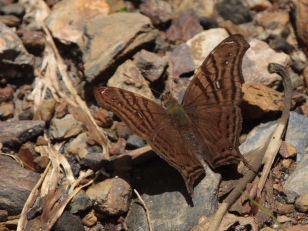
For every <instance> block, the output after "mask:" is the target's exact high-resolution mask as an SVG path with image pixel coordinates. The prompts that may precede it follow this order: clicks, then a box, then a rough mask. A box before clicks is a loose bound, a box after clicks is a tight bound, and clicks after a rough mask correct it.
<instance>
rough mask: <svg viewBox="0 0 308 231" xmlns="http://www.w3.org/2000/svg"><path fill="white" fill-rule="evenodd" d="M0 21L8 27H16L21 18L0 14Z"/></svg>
mask: <svg viewBox="0 0 308 231" xmlns="http://www.w3.org/2000/svg"><path fill="white" fill-rule="evenodd" d="M0 22H1V23H3V24H5V25H6V26H8V27H17V26H19V24H20V22H21V20H20V19H19V18H18V17H16V16H15V15H11V14H10V15H0Z"/></svg>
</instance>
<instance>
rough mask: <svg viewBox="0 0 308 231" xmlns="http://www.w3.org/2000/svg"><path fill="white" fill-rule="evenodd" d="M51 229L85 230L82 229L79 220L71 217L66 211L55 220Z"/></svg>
mask: <svg viewBox="0 0 308 231" xmlns="http://www.w3.org/2000/svg"><path fill="white" fill-rule="evenodd" d="M52 228H53V230H74V231H85V228H84V227H83V225H82V223H81V221H80V220H79V218H78V217H77V216H74V215H72V214H71V213H70V212H68V211H64V212H63V213H62V215H61V217H60V218H59V219H58V220H57V222H56V223H55V225H54V226H53V227H52Z"/></svg>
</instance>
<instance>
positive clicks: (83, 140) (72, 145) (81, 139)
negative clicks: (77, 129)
mask: <svg viewBox="0 0 308 231" xmlns="http://www.w3.org/2000/svg"><path fill="white" fill-rule="evenodd" d="M87 147H88V145H87V134H86V133H81V134H79V135H78V136H77V137H76V138H75V139H73V140H72V141H71V142H69V143H68V144H67V147H66V151H67V153H69V154H71V155H78V152H79V150H80V149H84V148H87Z"/></svg>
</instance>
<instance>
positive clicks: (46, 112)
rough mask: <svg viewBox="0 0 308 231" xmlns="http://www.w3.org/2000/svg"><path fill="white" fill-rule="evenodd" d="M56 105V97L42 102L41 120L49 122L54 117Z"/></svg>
mask: <svg viewBox="0 0 308 231" xmlns="http://www.w3.org/2000/svg"><path fill="white" fill-rule="evenodd" d="M55 106H56V101H55V100H54V98H50V99H47V100H43V101H42V104H41V105H40V116H41V120H43V121H45V122H49V121H50V120H51V119H52V118H53V115H54V112H55Z"/></svg>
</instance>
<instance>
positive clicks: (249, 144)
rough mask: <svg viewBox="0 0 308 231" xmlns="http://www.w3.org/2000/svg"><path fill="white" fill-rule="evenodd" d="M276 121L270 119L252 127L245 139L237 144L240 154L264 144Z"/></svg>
mask: <svg viewBox="0 0 308 231" xmlns="http://www.w3.org/2000/svg"><path fill="white" fill-rule="evenodd" d="M276 125H277V121H272V122H269V123H266V124H260V125H259V126H257V127H255V128H254V129H252V131H251V132H249V134H248V135H247V137H246V141H245V142H244V143H242V144H241V145H240V146H239V150H240V152H241V153H242V154H245V153H250V152H252V151H254V150H256V149H258V148H260V147H262V146H263V145H264V143H265V142H266V140H267V138H268V137H269V136H270V135H271V134H272V132H273V131H274V129H275V127H276Z"/></svg>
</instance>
